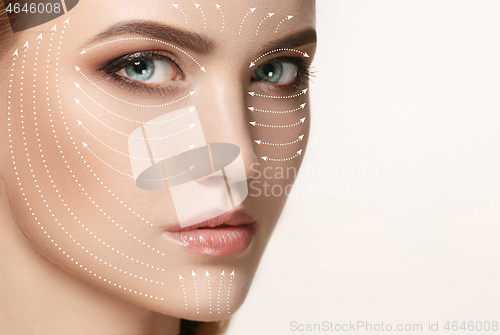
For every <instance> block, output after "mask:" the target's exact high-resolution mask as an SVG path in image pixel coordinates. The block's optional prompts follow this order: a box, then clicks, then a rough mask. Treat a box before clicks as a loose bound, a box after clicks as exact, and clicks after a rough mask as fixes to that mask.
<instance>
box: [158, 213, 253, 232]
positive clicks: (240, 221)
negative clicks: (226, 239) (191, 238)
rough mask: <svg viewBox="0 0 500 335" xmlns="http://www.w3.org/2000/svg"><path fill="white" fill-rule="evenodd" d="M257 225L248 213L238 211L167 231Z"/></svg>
mask: <svg viewBox="0 0 500 335" xmlns="http://www.w3.org/2000/svg"><path fill="white" fill-rule="evenodd" d="M252 223H255V219H254V218H253V217H252V216H251V215H250V214H248V213H247V212H246V211H244V210H241V209H237V210H233V211H230V212H226V213H224V214H222V215H219V216H216V217H214V218H212V219H210V220H206V221H203V222H200V223H197V224H195V225H192V226H189V227H185V228H172V229H167V230H168V231H171V232H176V231H185V230H194V229H198V228H215V227H218V226H222V225H225V226H243V225H249V224H252Z"/></svg>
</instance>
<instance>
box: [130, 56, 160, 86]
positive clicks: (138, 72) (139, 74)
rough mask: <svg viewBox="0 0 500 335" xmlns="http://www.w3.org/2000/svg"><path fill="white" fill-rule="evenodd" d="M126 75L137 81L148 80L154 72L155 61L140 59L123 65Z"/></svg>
mask: <svg viewBox="0 0 500 335" xmlns="http://www.w3.org/2000/svg"><path fill="white" fill-rule="evenodd" d="M124 69H125V72H126V73H127V76H129V78H130V79H133V80H137V81H147V80H149V79H150V78H151V77H152V76H153V74H154V72H155V63H154V62H153V60H151V59H146V60H140V61H137V62H133V63H130V64H129V65H127V66H125V67H124Z"/></svg>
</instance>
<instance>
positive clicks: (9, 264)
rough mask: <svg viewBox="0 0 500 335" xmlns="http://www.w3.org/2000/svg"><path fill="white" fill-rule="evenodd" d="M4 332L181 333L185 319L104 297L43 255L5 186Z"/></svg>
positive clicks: (1, 218) (0, 279)
mask: <svg viewBox="0 0 500 335" xmlns="http://www.w3.org/2000/svg"><path fill="white" fill-rule="evenodd" d="M0 287H1V289H0V325H1V326H0V333H2V334H3V333H5V334H13V335H17V334H19V335H21V334H23V335H24V334H45V333H47V334H48V333H50V334H54V335H57V334H75V335H80V334H82V335H83V334H85V335H88V334H106V335H114V334H116V335H118V334H119V335H124V334H144V335H146V334H147V335H155V334H172V335H176V334H179V324H180V323H179V320H178V319H175V318H172V317H168V316H165V315H160V314H157V313H154V312H152V311H149V310H145V309H142V308H140V307H138V306H136V305H134V304H131V303H129V302H126V301H123V300H121V299H118V298H116V297H114V296H112V295H109V294H107V293H103V292H101V291H99V290H97V289H95V288H93V287H92V286H90V285H88V284H87V283H85V282H83V281H81V280H80V279H78V278H76V277H74V276H73V275H71V274H69V273H68V272H66V271H64V270H63V269H61V268H59V267H58V266H57V265H55V264H53V263H51V262H50V261H49V260H47V259H46V258H45V257H44V256H42V255H40V254H39V253H37V252H36V251H35V249H34V248H33V247H32V246H31V244H30V243H29V242H28V240H27V239H26V238H25V237H24V235H23V234H22V233H21V232H20V230H19V229H18V227H17V225H16V223H15V222H14V220H13V218H12V215H11V212H10V206H9V202H8V198H7V195H6V192H5V189H4V187H3V183H2V182H1V181H0Z"/></svg>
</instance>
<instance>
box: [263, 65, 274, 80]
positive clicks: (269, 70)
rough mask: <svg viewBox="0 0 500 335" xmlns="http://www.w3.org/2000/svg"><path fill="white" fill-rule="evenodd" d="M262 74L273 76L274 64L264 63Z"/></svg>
mask: <svg viewBox="0 0 500 335" xmlns="http://www.w3.org/2000/svg"><path fill="white" fill-rule="evenodd" d="M263 70H264V74H265V75H266V76H268V77H273V76H274V66H273V65H271V64H266V65H264V68H263Z"/></svg>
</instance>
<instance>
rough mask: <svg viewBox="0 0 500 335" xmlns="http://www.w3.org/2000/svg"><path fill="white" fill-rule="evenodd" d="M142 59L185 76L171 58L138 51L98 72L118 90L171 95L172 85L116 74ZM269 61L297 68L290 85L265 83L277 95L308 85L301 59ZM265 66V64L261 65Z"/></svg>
mask: <svg viewBox="0 0 500 335" xmlns="http://www.w3.org/2000/svg"><path fill="white" fill-rule="evenodd" d="M144 59H152V60H162V61H167V62H169V63H171V64H172V65H173V66H174V67H175V68H176V69H177V70H179V72H180V73H181V74H182V75H183V76H185V74H184V72H183V71H182V69H181V67H180V66H179V65H178V64H177V62H176V61H174V60H173V59H172V58H170V57H168V56H165V55H162V54H160V53H158V52H153V51H139V52H134V53H131V54H127V55H124V56H122V57H119V58H117V59H115V60H113V61H112V62H110V63H109V64H108V65H106V66H104V67H102V68H101V69H99V70H98V71H99V72H103V73H104V75H105V76H106V77H107V78H109V83H112V82H113V83H116V82H118V83H119V85H118V88H120V87H122V86H123V85H126V86H127V87H129V90H128V91H129V92H131V91H133V93H134V94H135V93H136V92H137V91H138V90H139V89H144V90H145V91H146V92H148V93H149V94H151V93H158V94H159V95H162V93H163V95H167V94H170V93H172V91H173V89H174V87H173V85H148V84H145V83H141V82H138V81H134V80H131V79H128V78H126V77H124V76H122V75H119V74H118V71H120V70H121V69H123V68H124V67H125V66H126V65H128V64H130V63H132V62H134V61H137V60H144ZM269 61H282V62H287V63H291V64H293V65H295V66H297V80H296V81H294V82H293V83H291V84H287V85H278V84H272V83H267V84H268V85H269V86H271V87H272V89H273V90H275V91H276V93H277V94H283V95H285V94H290V93H292V92H295V91H298V90H301V89H303V88H304V86H305V85H306V84H307V83H308V81H309V80H310V78H311V77H312V76H313V75H312V72H311V66H310V65H308V64H306V63H305V61H304V60H303V59H302V58H299V57H289V56H282V57H276V58H273V59H271V60H268V62H269ZM263 64H265V63H263Z"/></svg>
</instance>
